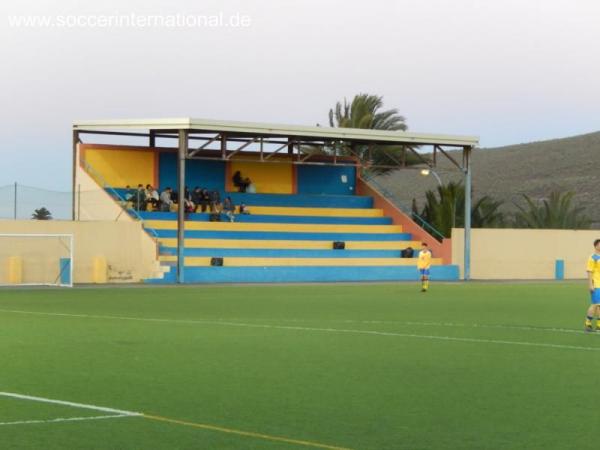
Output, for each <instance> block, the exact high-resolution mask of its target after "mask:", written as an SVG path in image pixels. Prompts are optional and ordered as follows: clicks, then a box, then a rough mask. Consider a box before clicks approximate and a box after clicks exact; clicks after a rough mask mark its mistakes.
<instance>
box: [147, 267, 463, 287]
mask: <svg viewBox="0 0 600 450" xmlns="http://www.w3.org/2000/svg"><path fill="white" fill-rule="evenodd" d="M324 269H327V270H324ZM348 269H349V267H329V266H328V267H326V268H324V267H286V266H276V267H185V269H184V273H185V276H184V279H185V282H186V283H289V282H323V281H325V282H334V281H337V282H340V281H417V280H418V279H419V273H418V271H417V270H416V267H411V266H395V267H390V266H379V267H372V266H366V267H352V270H348ZM458 275H459V273H458V266H454V265H451V266H432V267H431V276H430V278H431V279H432V280H435V281H457V280H458ZM146 282H147V283H166V284H168V283H174V282H175V267H172V268H171V271H170V272H168V273H166V274H165V278H164V279H151V280H146Z"/></svg>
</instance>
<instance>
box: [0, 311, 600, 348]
mask: <svg viewBox="0 0 600 450" xmlns="http://www.w3.org/2000/svg"><path fill="white" fill-rule="evenodd" d="M0 312H6V313H14V314H31V315H41V316H58V317H77V318H85V319H109V320H130V321H137V322H158V323H180V324H196V325H221V326H230V327H247V328H265V329H274V330H294V331H316V332H325V333H343V334H363V335H372V336H391V337H403V338H414V339H427V340H440V341H453V342H471V343H480V344H499V345H517V346H526V347H542V348H556V349H564V350H585V351H594V352H597V351H600V347H584V346H578V345H565V344H547V343H543V342H527V341H507V340H498V339H478V338H461V337H453V336H434V335H426V334H414V333H393V332H385V331H372V330H352V329H343V328H316V327H297V326H286V325H263V324H252V323H242V322H227V321H219V320H178V319H155V318H146V317H126V316H105V315H90V314H69V313H48V312H37V311H19V310H5V309H0Z"/></svg>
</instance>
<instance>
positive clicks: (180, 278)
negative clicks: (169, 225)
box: [177, 130, 188, 283]
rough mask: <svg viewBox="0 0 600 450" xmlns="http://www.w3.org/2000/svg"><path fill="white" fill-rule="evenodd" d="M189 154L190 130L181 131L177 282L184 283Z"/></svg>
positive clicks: (178, 159)
mask: <svg viewBox="0 0 600 450" xmlns="http://www.w3.org/2000/svg"><path fill="white" fill-rule="evenodd" d="M187 153H188V130H179V151H178V153H177V196H178V205H177V282H178V283H183V282H184V281H185V280H184V274H183V273H184V271H183V269H184V267H185V256H184V253H185V252H184V250H185V160H186V158H187Z"/></svg>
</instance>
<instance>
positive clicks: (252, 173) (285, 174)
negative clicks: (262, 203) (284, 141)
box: [227, 155, 294, 194]
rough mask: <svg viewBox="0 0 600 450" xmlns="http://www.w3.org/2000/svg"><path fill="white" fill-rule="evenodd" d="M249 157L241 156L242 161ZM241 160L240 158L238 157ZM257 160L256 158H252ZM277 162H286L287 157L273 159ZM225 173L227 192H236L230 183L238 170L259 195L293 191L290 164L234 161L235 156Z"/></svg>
mask: <svg viewBox="0 0 600 450" xmlns="http://www.w3.org/2000/svg"><path fill="white" fill-rule="evenodd" d="M250 157H251V156H250V155H243V158H244V159H248V158H250ZM240 158H242V157H240ZM252 158H256V159H258V156H252ZM272 159H277V160H279V161H282V160H288V159H289V158H288V157H287V156H284V155H281V156H276V157H273V158H272ZM228 164H229V168H228V171H227V190H228V191H235V190H237V189H236V188H235V187H234V186H233V183H232V181H231V177H233V174H234V173H236V172H237V171H238V170H239V171H240V172H241V173H242V176H243V177H244V178H245V177H248V178H250V179H251V180H252V183H253V184H254V185H255V186H256V192H257V193H260V194H265V193H266V194H292V193H293V192H294V191H293V190H294V176H293V173H294V172H293V171H294V167H293V165H292V164H291V163H289V164H286V163H261V162H252V161H236V159H235V156H234V157H233V159H232V160H231V161H230V162H229V163H228Z"/></svg>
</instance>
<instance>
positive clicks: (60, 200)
mask: <svg viewBox="0 0 600 450" xmlns="http://www.w3.org/2000/svg"><path fill="white" fill-rule="evenodd" d="M41 208H46V209H47V210H48V211H49V212H50V214H51V217H52V218H53V219H62V220H70V219H72V218H73V217H72V216H73V193H72V192H70V191H53V190H49V189H41V188H37V187H32V186H26V185H24V184H18V183H14V184H9V185H6V186H0V219H14V220H23V219H32V218H33V215H34V214H35V211H36V210H40V209H41Z"/></svg>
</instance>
